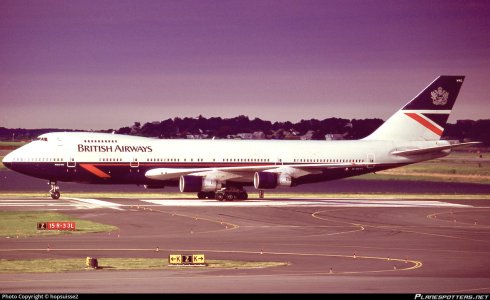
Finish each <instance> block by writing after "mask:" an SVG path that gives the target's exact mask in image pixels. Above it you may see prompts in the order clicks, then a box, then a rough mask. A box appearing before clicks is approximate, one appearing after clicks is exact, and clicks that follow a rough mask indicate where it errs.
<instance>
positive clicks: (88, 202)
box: [64, 198, 124, 210]
mask: <svg viewBox="0 0 490 300" xmlns="http://www.w3.org/2000/svg"><path fill="white" fill-rule="evenodd" d="M64 199H70V200H74V201H75V202H77V204H82V205H84V206H85V207H90V208H101V207H103V208H111V209H117V210H124V209H122V208H120V207H121V206H124V205H122V204H118V203H113V202H108V201H102V200H97V199H82V198H64ZM80 202H81V203H80Z"/></svg>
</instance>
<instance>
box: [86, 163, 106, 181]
mask: <svg viewBox="0 0 490 300" xmlns="http://www.w3.org/2000/svg"><path fill="white" fill-rule="evenodd" d="M80 167H82V168H84V169H85V170H87V171H89V172H90V173H92V174H94V175H96V176H98V177H100V178H111V176H110V175H109V174H107V173H105V172H104V171H102V170H100V169H99V168H97V167H96V166H94V165H89V164H80Z"/></svg>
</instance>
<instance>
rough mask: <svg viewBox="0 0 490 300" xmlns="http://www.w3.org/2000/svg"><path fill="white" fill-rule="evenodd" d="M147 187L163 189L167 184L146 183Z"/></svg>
mask: <svg viewBox="0 0 490 300" xmlns="http://www.w3.org/2000/svg"><path fill="white" fill-rule="evenodd" d="M144 187H145V189H163V188H164V187H165V186H164V185H161V184H145V185H144Z"/></svg>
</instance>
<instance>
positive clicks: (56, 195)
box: [51, 191, 61, 200]
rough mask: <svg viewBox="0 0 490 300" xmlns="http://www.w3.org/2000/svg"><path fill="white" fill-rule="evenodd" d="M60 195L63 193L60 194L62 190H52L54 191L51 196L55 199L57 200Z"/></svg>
mask: <svg viewBox="0 0 490 300" xmlns="http://www.w3.org/2000/svg"><path fill="white" fill-rule="evenodd" d="M60 196H61V194H60V192H58V191H54V192H52V193H51V198H53V199H55V200H56V199H59V198H60Z"/></svg>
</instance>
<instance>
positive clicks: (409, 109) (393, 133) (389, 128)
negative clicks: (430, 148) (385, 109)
mask: <svg viewBox="0 0 490 300" xmlns="http://www.w3.org/2000/svg"><path fill="white" fill-rule="evenodd" d="M463 81H464V76H439V77H438V78H436V80H434V81H433V82H432V83H431V84H429V86H428V87H426V88H425V89H424V90H423V91H422V92H420V94H418V95H417V96H416V97H415V98H413V99H412V101H410V102H409V103H408V104H407V105H405V106H404V107H403V108H402V109H400V110H399V111H397V112H396V113H395V114H394V115H392V116H391V117H390V118H389V119H388V120H387V121H386V122H384V123H383V124H382V125H381V126H380V127H379V128H378V129H377V130H376V131H375V132H373V133H372V134H371V135H369V136H368V137H366V138H365V140H406V141H434V140H439V139H440V138H441V136H442V133H443V132H444V127H445V126H446V122H447V119H448V118H449V114H450V113H451V110H452V108H453V105H454V102H456V98H457V97H458V94H459V90H460V89H461V85H462V84H463Z"/></svg>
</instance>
